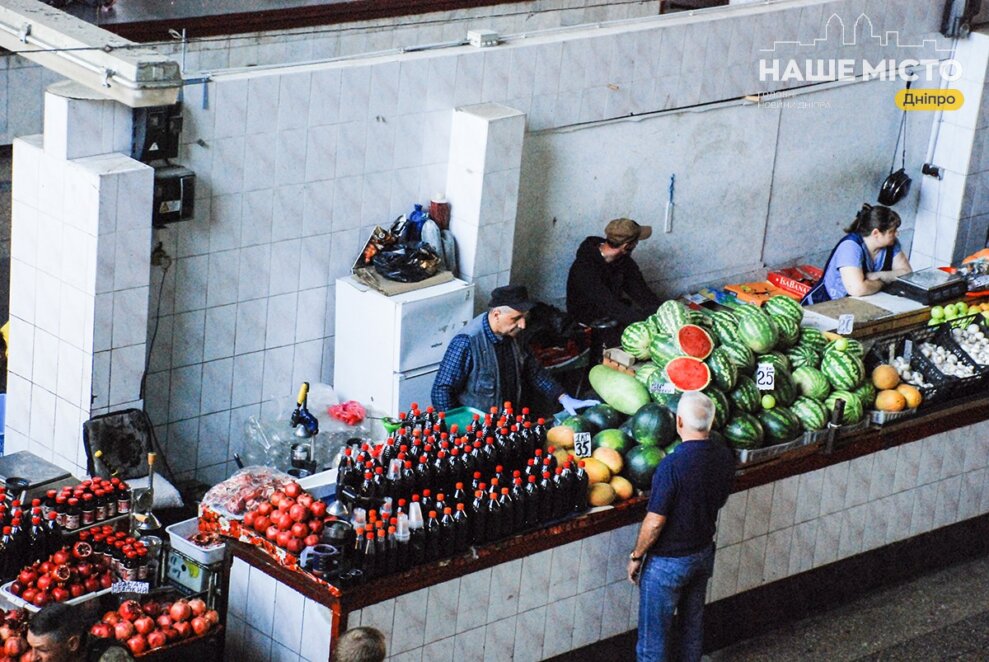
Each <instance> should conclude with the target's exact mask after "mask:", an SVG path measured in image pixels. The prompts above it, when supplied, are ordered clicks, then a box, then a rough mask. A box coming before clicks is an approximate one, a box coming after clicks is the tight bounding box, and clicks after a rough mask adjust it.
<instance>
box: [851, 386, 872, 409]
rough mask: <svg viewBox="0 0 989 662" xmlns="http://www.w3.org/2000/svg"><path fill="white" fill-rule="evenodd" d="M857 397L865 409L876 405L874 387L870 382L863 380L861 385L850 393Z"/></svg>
mask: <svg viewBox="0 0 989 662" xmlns="http://www.w3.org/2000/svg"><path fill="white" fill-rule="evenodd" d="M852 393H854V394H855V395H857V396H858V398H859V401H860V402H861V403H862V406H863V407H864V408H865V409H872V408H873V407H874V406H875V404H876V387H875V386H874V385H873V384H872V380H870V379H863V380H862V383H861V384H860V385H859V387H858V388H856V389H855V390H854V391H852Z"/></svg>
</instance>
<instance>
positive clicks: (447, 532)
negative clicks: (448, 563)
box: [439, 506, 457, 559]
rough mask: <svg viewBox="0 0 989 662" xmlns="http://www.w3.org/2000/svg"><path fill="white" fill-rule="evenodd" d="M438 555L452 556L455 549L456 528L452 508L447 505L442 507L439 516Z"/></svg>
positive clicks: (441, 556) (443, 556) (442, 556)
mask: <svg viewBox="0 0 989 662" xmlns="http://www.w3.org/2000/svg"><path fill="white" fill-rule="evenodd" d="M439 547H440V555H439V558H441V559H445V558H449V557H451V556H453V555H454V554H455V553H456V551H457V542H456V530H455V529H454V521H453V508H450V507H449V506H447V507H445V508H443V516H442V517H441V518H440V545H439Z"/></svg>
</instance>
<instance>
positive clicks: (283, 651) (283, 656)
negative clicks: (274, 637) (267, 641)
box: [271, 641, 301, 662]
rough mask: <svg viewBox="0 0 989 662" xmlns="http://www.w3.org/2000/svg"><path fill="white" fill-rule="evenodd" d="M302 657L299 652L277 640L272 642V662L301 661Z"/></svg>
mask: <svg viewBox="0 0 989 662" xmlns="http://www.w3.org/2000/svg"><path fill="white" fill-rule="evenodd" d="M300 659H301V658H300V657H299V654H298V653H296V652H295V651H293V650H291V649H289V648H287V647H285V646H283V645H281V644H280V643H278V642H277V641H272V642H271V662H299V660H300Z"/></svg>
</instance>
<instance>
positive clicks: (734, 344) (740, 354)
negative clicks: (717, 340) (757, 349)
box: [721, 340, 755, 375]
mask: <svg viewBox="0 0 989 662" xmlns="http://www.w3.org/2000/svg"><path fill="white" fill-rule="evenodd" d="M721 349H723V350H724V351H725V352H727V353H728V358H729V359H731V362H732V363H734V364H735V365H736V366H738V371H739V372H740V373H744V374H746V375H751V374H752V372H753V371H754V370H755V354H753V353H752V350H751V349H749V346H748V345H746V344H744V343H742V342H739V341H738V340H728V341H724V342H722V343H721Z"/></svg>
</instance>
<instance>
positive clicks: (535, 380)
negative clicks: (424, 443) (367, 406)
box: [431, 285, 597, 413]
mask: <svg viewBox="0 0 989 662" xmlns="http://www.w3.org/2000/svg"><path fill="white" fill-rule="evenodd" d="M535 305H536V303H535V302H534V301H530V300H529V293H528V292H527V291H526V289H525V287H522V286H520V285H514V286H513V285H509V286H506V287H499V288H496V289H495V290H494V291H493V292H492V293H491V301H490V302H489V303H488V311H487V312H486V313H481V314H480V315H478V316H477V317H475V318H474V319H473V320H471V321H470V323H468V324H467V326H466V327H464V330H463V333H460V334H458V335H456V336H454V337H453V340H451V341H450V344H449V345H448V346H447V348H446V354H445V355H444V356H443V361H442V363H440V367H439V371H438V372H437V373H436V380H435V381H434V382H433V391H432V394H431V397H432V401H433V406H434V407H435V408H436V409H437V410H439V411H446V410H449V409H453V408H454V407H462V406H468V407H474V408H475V409H480V410H481V411H484V412H487V411H488V410H489V409H491V407H498V408H499V409H500V408H501V406H502V405H503V404H504V403H505V402H506V401H510V402H512V403H513V404H515V405H516V407H521V406H522V405H523V404H524V403H523V402H522V397H523V396H522V389H523V388H525V387H529V388H533V389H535V390H536V391H538V392H539V393H541V394H542V395H543V396H545V397H546V398H547V399H550V400H555V401H558V402H559V403H560V404H561V405H562V406H563V408H564V409H566V410H567V411H569V412H570V413H575V412H576V410H577V408H579V407H587V406H590V405H594V404H597V401H596V400H577V399H575V398H572V397H570V396H569V395H567V394H566V393H564V391H563V388H562V387H561V386H560V385H559V384H558V383H557V382H556V380H555V379H553V378H552V377H551V376H550V375H549V373H548V372H546V369H545V368H543V367H542V366H541V365H540V364H539V362H538V361H537V360H536V358H535V357H534V356H533V355H532V353H531V352H530V351H529V349H528V348H527V347H523V346H522V345H520V344H519V342H518V341H517V340H516V336H518V334H519V332H520V331H522V330H523V329H524V328H525V320H526V314H527V313H528V312H529V311H530V310H531V309H532V308H533V306H535Z"/></svg>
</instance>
